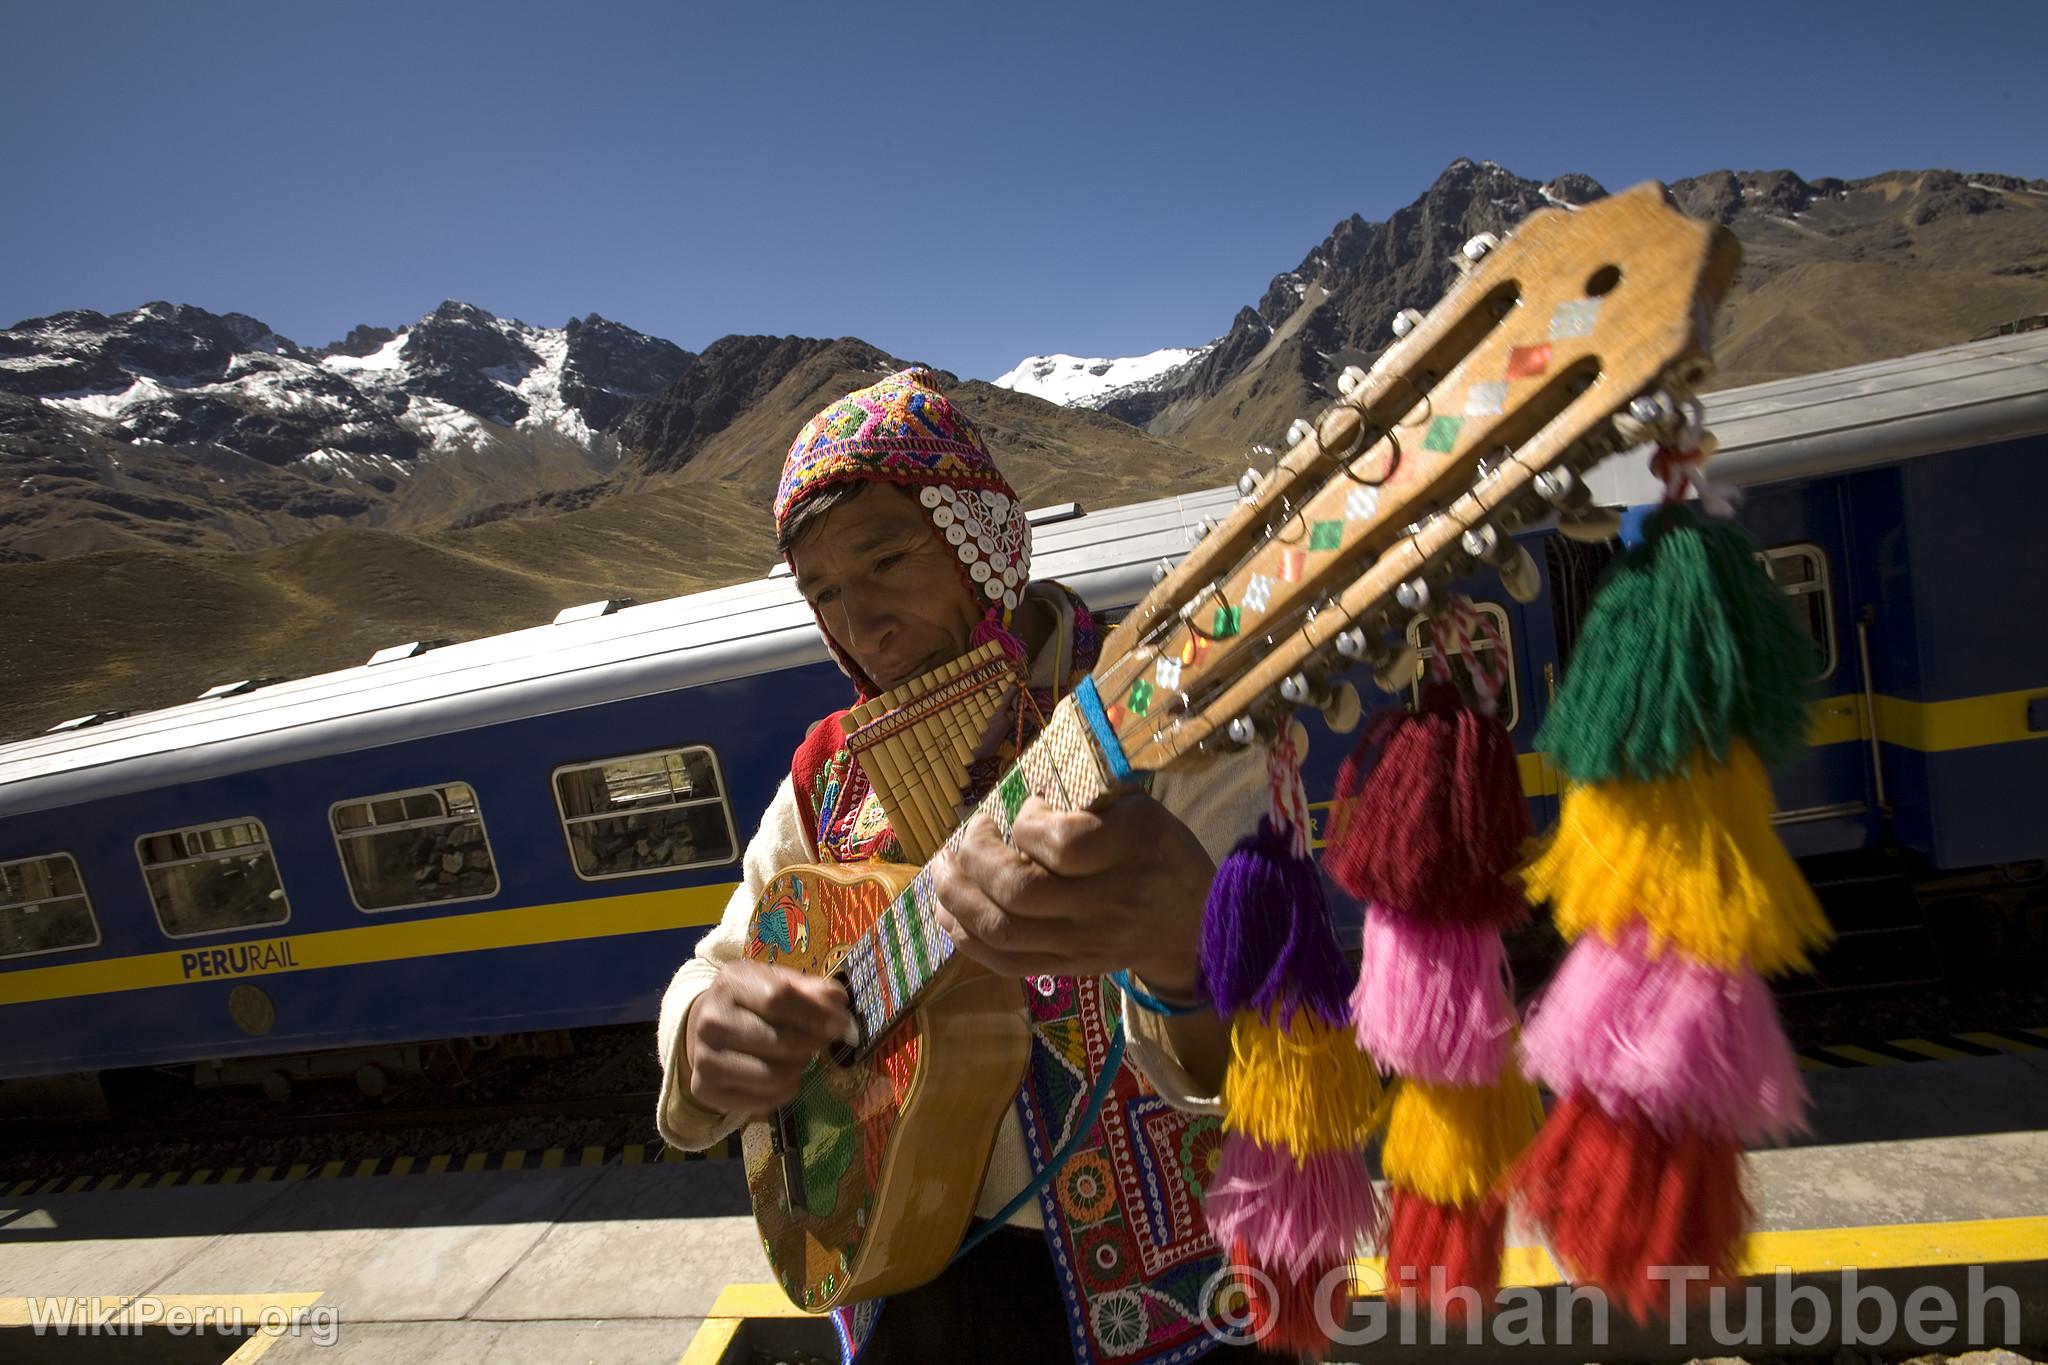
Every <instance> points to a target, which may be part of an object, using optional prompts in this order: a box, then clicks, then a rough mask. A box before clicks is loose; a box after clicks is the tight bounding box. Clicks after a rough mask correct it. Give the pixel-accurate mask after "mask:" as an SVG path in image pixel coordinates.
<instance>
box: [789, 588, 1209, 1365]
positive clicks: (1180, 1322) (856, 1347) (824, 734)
mask: <svg viewBox="0 0 2048 1365" xmlns="http://www.w3.org/2000/svg"><path fill="white" fill-rule="evenodd" d="M1061 591H1062V592H1065V591H1066V590H1065V589H1064V588H1062V589H1061ZM1067 596H1068V598H1069V599H1070V601H1071V604H1072V606H1073V611H1074V662H1075V667H1074V671H1073V672H1072V674H1071V675H1070V676H1069V677H1068V678H1067V679H1064V680H1063V683H1064V684H1065V685H1066V686H1072V685H1073V684H1075V683H1078V682H1079V681H1080V680H1081V679H1082V678H1083V677H1085V676H1087V674H1088V671H1089V670H1090V669H1092V668H1093V667H1094V665H1095V659H1096V656H1097V654H1098V653H1099V644H1100V641H1099V638H1098V637H1097V636H1096V634H1095V629H1094V622H1093V619H1092V618H1091V617H1090V616H1089V615H1088V611H1087V608H1086V607H1084V606H1083V605H1082V604H1081V601H1080V599H1079V598H1078V597H1075V596H1074V595H1073V594H1072V593H1070V592H1069V593H1067ZM1036 700H1037V701H1038V704H1039V713H1040V714H1050V713H1051V711H1052V707H1053V703H1054V701H1055V700H1056V698H1055V697H1053V696H1052V695H1050V694H1049V693H1046V692H1041V693H1038V694H1037V696H1036ZM1023 711H1024V714H1025V715H1026V716H1027V717H1029V716H1030V715H1031V714H1032V713H1031V708H1029V707H1024V708H1023ZM840 714H843V713H837V714H834V715H831V716H828V717H826V719H825V720H824V721H822V722H821V723H819V724H818V725H816V726H815V727H813V728H812V730H811V733H810V735H809V737H808V738H806V739H805V741H804V743H803V745H802V746H801V747H800V748H799V749H798V750H797V752H796V756H795V758H794V759H793V760H792V763H791V772H790V776H791V778H792V784H793V786H794V787H795V790H796V796H797V803H798V805H799V807H801V808H802V811H803V816H804V820H805V823H806V826H807V827H808V828H809V829H810V830H812V831H813V837H814V841H815V843H816V845H817V849H818V858H819V861H821V862H856V861H860V860H863V859H869V858H879V859H882V860H884V861H888V862H902V861H904V857H903V852H902V849H901V848H900V847H899V846H898V845H897V843H896V840H895V838H894V836H893V835H892V834H891V833H890V830H889V822H888V816H887V814H886V813H885V812H884V811H883V809H882V804H881V802H880V800H879V799H877V798H876V796H875V794H874V790H873V788H872V787H871V786H870V785H869V784H868V780H867V777H866V775H865V774H864V773H862V772H861V769H860V765H859V764H858V763H856V762H854V760H853V757H852V755H851V754H850V753H849V752H848V751H847V748H846V745H845V742H844V737H843V735H842V734H841V732H840V728H839V715H840ZM1033 730H1034V727H1031V726H1030V725H1029V723H1028V721H1027V722H1026V723H1025V725H1024V726H1023V728H1021V729H1020V730H1019V732H1018V733H1019V736H1020V737H1021V738H1022V739H1023V740H1024V741H1026V742H1028V740H1029V738H1030V736H1031V733H1032V732H1033ZM1017 748H1018V744H1017V742H1015V741H1012V742H1010V743H1007V744H1005V745H1004V746H1003V749H1002V750H999V751H998V753H997V754H996V756H995V757H994V759H992V760H991V761H990V762H989V763H987V764H986V765H980V766H985V767H986V771H985V772H984V771H981V770H980V766H978V768H977V770H976V771H975V772H974V774H973V777H974V782H973V785H972V786H971V787H970V792H969V795H970V798H971V799H976V800H978V799H979V797H980V795H981V794H982V793H983V792H985V791H986V790H987V789H988V787H989V786H991V785H992V784H993V783H994V782H995V780H996V779H997V778H998V777H1000V776H1001V775H1002V773H1003V772H1004V771H1006V770H1007V768H1008V766H1009V764H1010V763H1011V761H1013V760H1014V758H1015V756H1016V751H1017ZM1025 998H1026V1000H1027V1001H1028V1003H1029V1009H1030V1012H1031V1018H1032V1025H1033V1039H1032V1049H1031V1065H1030V1068H1029V1070H1028V1071H1027V1073H1026V1075H1025V1078H1024V1083H1023V1085H1022V1086H1020V1087H1019V1088H1018V1092H1017V1100H1016V1103H1017V1117H1018V1119H1019V1121H1020V1123H1021V1126H1022V1128H1023V1132H1024V1145H1025V1148H1026V1150H1027V1151H1028V1152H1029V1154H1030V1157H1031V1169H1032V1173H1033V1174H1034V1175H1039V1174H1042V1173H1043V1172H1044V1170H1045V1166H1046V1163H1047V1161H1048V1160H1049V1159H1050V1157H1051V1155H1052V1154H1053V1153H1054V1152H1056V1151H1057V1150H1059V1148H1060V1146H1061V1145H1062V1144H1063V1143H1065V1142H1066V1140H1067V1139H1068V1137H1069V1136H1070V1135H1071V1134H1072V1132H1073V1127H1074V1125H1075V1124H1076V1123H1078V1122H1079V1120H1080V1118H1081V1114H1082V1111H1083V1110H1084V1109H1085V1108H1086V1107H1087V1102H1088V1094H1089V1091H1090V1089H1091V1088H1092V1087H1093V1085H1094V1083H1095V1080H1096V1078H1097V1076H1098V1075H1099V1074H1100V1071H1101V1066H1102V1062H1103V1060H1104V1059H1105V1058H1106V1056H1107V1055H1108V1052H1109V1048H1110V1044H1111V1041H1112V1038H1113V1036H1114V1031H1115V1030H1116V1029H1117V1028H1118V1027H1120V1022H1119V1017H1118V1013H1117V1011H1118V1002H1117V998H1116V994H1115V992H1114V991H1112V990H1109V989H1106V988H1105V986H1104V983H1103V982H1102V981H1101V980H1100V979H1098V978H1088V979H1085V980H1077V979H1074V978H1071V977H1057V976H1039V977H1035V978H1032V979H1030V980H1028V981H1027V982H1026V983H1025ZM1221 1146H1222V1132H1221V1129H1220V1125H1219V1122H1218V1120H1216V1119H1215V1118H1213V1117H1210V1116H1207V1115H1200V1114H1190V1113H1188V1112H1186V1111H1184V1110H1180V1109H1176V1108H1174V1107H1173V1106H1172V1105H1169V1104H1168V1103H1167V1102H1166V1101H1165V1100H1163V1099H1161V1098H1160V1097H1159V1096H1158V1095H1157V1094H1155V1093H1153V1091H1152V1088H1151V1087H1150V1086H1149V1085H1147V1084H1146V1083H1145V1081H1144V1080H1143V1078H1141V1077H1140V1076H1139V1075H1138V1074H1137V1072H1136V1071H1135V1070H1134V1069H1132V1068H1131V1067H1130V1066H1129V1065H1128V1064H1119V1066H1118V1068H1117V1074H1116V1078H1115V1081H1114V1083H1113V1086H1112V1088H1111V1090H1110V1092H1109V1095H1108V1097H1107V1098H1106V1099H1105V1100H1104V1102H1103V1106H1102V1112H1101V1114H1100V1115H1099V1116H1098V1118H1097V1120H1096V1123H1095V1125H1094V1127H1093V1129H1092V1130H1090V1132H1089V1133H1088V1135H1087V1136H1086V1137H1085V1138H1083V1139H1082V1140H1081V1142H1080V1144H1079V1146H1077V1147H1076V1149H1075V1151H1074V1153H1073V1155H1072V1156H1071V1157H1070V1158H1069V1159H1068V1160H1067V1162H1066V1164H1065V1165H1064V1166H1063V1167H1061V1168H1060V1170H1059V1171H1057V1172H1056V1173H1055V1174H1054V1175H1053V1177H1052V1179H1051V1181H1050V1182H1049V1183H1048V1184H1047V1185H1046V1186H1045V1187H1044V1188H1043V1189H1042V1190H1041V1191H1040V1192H1039V1196H1038V1204H1039V1213H1040V1214H1041V1216H1042V1217H1043V1219H1044V1223H1045V1238H1046V1243H1047V1246H1048V1249H1049V1250H1050V1251H1051V1253H1052V1263H1053V1269H1054V1273H1055V1274H1056V1275H1057V1277H1058V1279H1059V1285H1060V1294H1061V1298H1062V1299H1063V1300H1064V1302H1065V1304H1066V1310H1067V1327H1068V1331H1069V1334H1070V1335H1071V1337H1072V1339H1073V1344H1074V1360H1075V1361H1076V1363H1077V1365H1097V1362H1111V1361H1115V1362H1133V1363H1134V1365H1155V1362H1156V1363H1157V1365H1172V1363H1174V1362H1181V1361H1189V1360H1193V1359H1195V1358H1196V1357H1198V1356H1201V1355H1203V1354H1205V1353H1206V1352H1207V1351H1208V1350H1209V1349H1210V1348H1211V1347H1213V1346H1214V1345H1215V1339H1214V1338H1213V1337H1212V1336H1211V1335H1210V1334H1209V1333H1208V1331H1207V1330H1206V1329H1205V1327H1204V1322H1205V1321H1206V1320H1207V1317H1208V1314H1207V1309H1208V1308H1209V1305H1208V1304H1206V1303H1205V1302H1204V1301H1203V1296H1204V1294H1205V1293H1207V1292H1209V1291H1210V1289H1211V1288H1212V1281H1213V1280H1214V1279H1215V1277H1216V1273H1217V1271H1218V1270H1219V1269H1220V1268H1221V1267H1222V1264H1223V1261H1222V1256H1221V1253H1220V1252H1219V1251H1218V1249H1217V1247H1216V1244H1215V1242H1214V1240H1213V1239H1212V1238H1211V1237H1210V1235H1209V1228H1208V1224H1207V1222H1206V1221H1205V1220H1204V1219H1203V1216H1202V1194H1203V1191H1205V1190H1206V1189H1207V1188H1208V1185H1209V1179H1210V1176H1211V1174H1212V1172H1213V1171H1214V1168H1215V1162H1216V1157H1217V1154H1218V1152H1219V1150H1220V1149H1221ZM1006 1193H1008V1192H1006ZM881 1308H882V1305H881V1303H880V1302H879V1301H877V1302H870V1303H863V1304H859V1305H856V1306H854V1307H852V1308H849V1309H842V1310H840V1312H839V1313H837V1314H836V1315H835V1317H836V1321H837V1326H838V1328H839V1337H840V1344H841V1347H842V1350H843V1352H844V1355H845V1360H846V1362H847V1365H852V1362H854V1361H856V1360H858V1359H859V1356H860V1352H861V1350H862V1348H863V1347H864V1346H865V1344H866V1341H867V1338H868V1335H869V1333H870V1332H871V1331H872V1329H873V1327H874V1323H875V1321H876V1319H877V1317H878V1315H879V1313H880V1312H881Z"/></svg>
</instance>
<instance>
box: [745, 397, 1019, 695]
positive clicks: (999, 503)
mask: <svg viewBox="0 0 2048 1365" xmlns="http://www.w3.org/2000/svg"><path fill="white" fill-rule="evenodd" d="M843 483H893V484H899V485H902V486H904V487H906V488H915V489H916V490H917V497H918V502H919V503H920V505H922V506H923V508H924V513H925V516H926V517H927V518H928V519H929V520H930V522H931V525H932V531H933V533H934V534H935V535H937V536H938V537H939V538H940V539H941V540H943V541H945V542H946V544H947V545H949V546H950V547H952V550H953V553H954V555H955V557H956V558H957V560H958V571H959V574H960V581H961V582H962V583H964V584H965V585H966V587H967V591H968V592H970V593H972V594H974V599H975V600H976V601H977V602H980V603H982V604H983V605H984V606H985V608H986V618H985V620H984V623H983V628H982V629H980V630H977V632H976V640H975V643H979V641H980V639H982V638H988V637H989V636H991V635H995V634H998V633H1002V627H1004V626H1005V625H1006V624H1007V623H1008V620H1009V615H1010V613H1011V612H1012V611H1013V610H1015V608H1016V606H1017V603H1018V601H1019V599H1020V598H1021V596H1022V594H1023V591H1024V585H1025V584H1026V583H1027V582H1029V581H1030V576H1031V526H1030V523H1029V522H1027V521H1026V520H1025V519H1024V508H1023V507H1022V506H1021V505H1020V504H1019V503H1018V501H1017V494H1016V491H1015V490H1014V489H1012V488H1011V487H1010V485H1009V482H1008V481H1007V480H1005V479H1004V478H1003V475H1002V472H1001V471H1000V470H998V469H997V468H996V465H995V460H994V459H993V458H991V457H990V455H989V453H988V445H987V443H986V442H984V441H983V440H982V437H981V432H980V430H979V429H978V428H976V426H975V425H974V423H973V422H971V421H969V420H968V418H967V415H966V414H965V413H963V412H961V411H960V410H959V409H958V408H956V407H954V406H953V404H952V401H951V400H950V399H948V398H947V397H946V396H945V394H943V393H942V392H940V390H939V378H938V376H937V375H935V374H933V373H932V372H931V371H930V370H928V369H925V368H924V367H923V366H912V367H910V368H909V369H904V370H898V371H897V372H896V373H895V374H892V375H890V376H889V377H888V378H886V379H882V380H879V381H877V382H876V383H873V384H870V385H868V387H866V388H864V389H856V390H854V391H853V392H852V393H849V394H847V395H846V396H845V397H844V398H841V399H838V400H837V401H835V402H833V403H831V404H829V405H828V406H826V407H825V408H824V410H822V411H821V412H819V413H818V415H817V416H815V417H813V418H812V419H811V420H810V421H809V422H807V423H805V424H804V429H803V431H802V432H800V433H798V435H797V438H796V441H795V443H794V444H792V445H791V446H790V448H789V457H788V458H787V459H786V460H784V462H783V465H782V478H781V480H780V481H779V482H778V483H777V485H776V488H775V527H776V530H777V531H778V532H779V531H780V530H781V529H782V528H783V526H785V525H786V524H787V523H788V521H789V518H790V515H791V514H792V513H793V512H795V511H796V509H797V508H798V507H800V506H802V504H803V501H804V499H806V498H808V497H810V496H811V495H812V494H814V493H817V492H819V491H820V490H822V489H826V488H830V487H832V486H833V485H835V484H843ZM821 629H822V623H821ZM825 638H826V642H827V643H828V644H830V645H831V646H832V651H833V654H834V655H835V656H836V657H838V659H839V662H840V666H841V667H842V668H843V669H845V670H846V673H847V676H848V677H850V678H852V679H853V680H854V683H855V685H856V686H858V687H859V688H860V690H861V692H862V694H863V695H867V696H872V695H873V694H874V691H875V689H874V686H873V684H872V683H870V682H869V680H868V679H867V678H866V677H865V676H864V675H863V674H862V673H861V671H860V669H859V668H858V667H856V666H854V664H853V661H852V660H851V659H848V658H847V657H846V656H845V654H844V653H843V652H842V651H841V650H840V649H839V646H838V643H837V642H836V641H834V640H832V638H831V635H830V633H829V632H828V633H826V637H825ZM1020 648H1021V647H1020Z"/></svg>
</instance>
